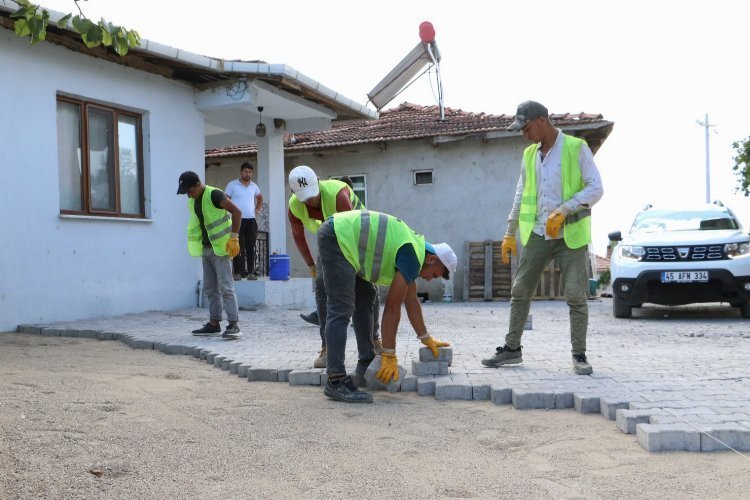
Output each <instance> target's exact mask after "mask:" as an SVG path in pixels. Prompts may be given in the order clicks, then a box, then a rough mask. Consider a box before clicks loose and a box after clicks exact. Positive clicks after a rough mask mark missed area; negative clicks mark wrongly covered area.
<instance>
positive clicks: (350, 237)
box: [333, 210, 425, 285]
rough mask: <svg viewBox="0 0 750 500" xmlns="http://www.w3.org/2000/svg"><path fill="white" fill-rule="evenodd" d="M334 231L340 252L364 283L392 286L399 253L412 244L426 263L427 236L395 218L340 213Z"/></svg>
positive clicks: (335, 216)
mask: <svg viewBox="0 0 750 500" xmlns="http://www.w3.org/2000/svg"><path fill="white" fill-rule="evenodd" d="M333 230H334V232H335V233H336V239H337V240H338V243H339V248H341V252H342V253H343V254H344V257H346V260H347V261H348V262H349V263H350V264H351V265H352V267H354V269H355V270H356V271H357V276H359V277H360V278H362V279H363V280H365V281H370V282H372V283H378V284H381V285H390V284H391V282H392V281H393V277H394V276H395V275H396V253H397V252H398V250H399V248H401V247H402V246H403V245H406V244H410V245H412V247H413V248H414V253H415V254H416V256H417V260H418V261H419V266H420V268H421V267H422V264H423V263H424V258H425V245H424V236H422V235H421V234H417V233H415V232H414V231H413V230H412V229H411V228H409V226H407V225H406V223H404V222H403V221H401V220H400V219H397V218H396V217H393V216H392V215H387V214H383V213H380V212H373V211H368V210H352V211H348V212H340V213H337V214H335V215H334V216H333Z"/></svg>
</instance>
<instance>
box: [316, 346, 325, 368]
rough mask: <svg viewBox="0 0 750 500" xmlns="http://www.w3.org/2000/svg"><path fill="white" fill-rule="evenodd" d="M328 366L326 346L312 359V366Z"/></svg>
mask: <svg viewBox="0 0 750 500" xmlns="http://www.w3.org/2000/svg"><path fill="white" fill-rule="evenodd" d="M326 366H328V352H327V351H326V348H325V347H324V348H323V349H321V350H320V352H319V353H318V357H317V358H315V361H313V368H325V367H326Z"/></svg>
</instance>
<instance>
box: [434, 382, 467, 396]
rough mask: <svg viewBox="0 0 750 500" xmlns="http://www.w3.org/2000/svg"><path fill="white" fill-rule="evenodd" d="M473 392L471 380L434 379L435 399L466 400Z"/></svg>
mask: <svg viewBox="0 0 750 500" xmlns="http://www.w3.org/2000/svg"><path fill="white" fill-rule="evenodd" d="M473 393H474V391H473V390H472V386H471V382H469V381H468V380H465V381H455V380H451V379H448V380H436V381H435V399H437V400H439V401H446V400H451V399H459V400H464V401H468V400H471V399H472V395H473Z"/></svg>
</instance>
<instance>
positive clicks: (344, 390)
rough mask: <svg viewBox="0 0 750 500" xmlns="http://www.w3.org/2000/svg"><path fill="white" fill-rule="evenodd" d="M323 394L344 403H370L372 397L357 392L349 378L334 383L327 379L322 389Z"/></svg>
mask: <svg viewBox="0 0 750 500" xmlns="http://www.w3.org/2000/svg"><path fill="white" fill-rule="evenodd" d="M323 394H325V395H326V396H328V397H329V398H331V399H335V400H336V401H342V402H344V403H372V395H371V394H370V393H369V392H363V391H360V390H358V389H357V386H356V385H355V384H354V381H352V377H350V376H346V377H343V378H339V379H337V380H335V381H332V380H331V379H330V378H329V379H328V382H326V385H325V387H324V388H323Z"/></svg>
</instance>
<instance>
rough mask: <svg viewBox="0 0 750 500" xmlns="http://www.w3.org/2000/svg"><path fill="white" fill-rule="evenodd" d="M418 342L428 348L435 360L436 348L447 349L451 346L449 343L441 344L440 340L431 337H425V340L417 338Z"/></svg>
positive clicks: (436, 356) (436, 355)
mask: <svg viewBox="0 0 750 500" xmlns="http://www.w3.org/2000/svg"><path fill="white" fill-rule="evenodd" d="M417 338H419V337H417ZM419 340H420V341H421V342H422V343H423V344H424V345H426V346H427V347H429V348H430V351H432V355H433V356H435V359H437V358H438V347H448V346H450V345H451V344H450V342H443V341H442V340H440V339H436V338H435V337H433V336H432V335H427V337H425V338H419Z"/></svg>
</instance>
